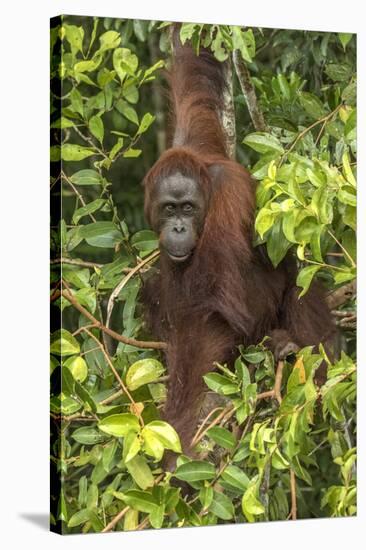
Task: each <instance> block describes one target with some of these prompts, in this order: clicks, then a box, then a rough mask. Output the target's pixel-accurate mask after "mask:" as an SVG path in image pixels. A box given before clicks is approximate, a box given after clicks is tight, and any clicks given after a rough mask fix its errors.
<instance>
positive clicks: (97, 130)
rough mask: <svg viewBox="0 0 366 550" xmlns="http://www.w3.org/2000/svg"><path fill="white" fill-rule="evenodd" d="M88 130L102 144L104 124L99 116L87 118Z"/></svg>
mask: <svg viewBox="0 0 366 550" xmlns="http://www.w3.org/2000/svg"><path fill="white" fill-rule="evenodd" d="M89 130H90V131H91V133H92V134H93V136H94V137H96V138H97V140H98V141H99V142H100V143H101V144H103V138H104V124H103V121H102V119H101V117H100V116H98V115H94V116H92V117H91V119H90V120H89Z"/></svg>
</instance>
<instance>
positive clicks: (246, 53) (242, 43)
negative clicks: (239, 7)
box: [231, 25, 255, 63]
mask: <svg viewBox="0 0 366 550" xmlns="http://www.w3.org/2000/svg"><path fill="white" fill-rule="evenodd" d="M231 30H232V38H233V48H234V50H240V53H241V55H242V56H243V59H244V60H245V61H247V62H248V63H251V62H252V60H253V57H254V55H255V39H254V34H253V31H252V30H251V29H249V30H248V31H243V30H242V28H241V27H238V26H236V25H233V26H232V27H231Z"/></svg>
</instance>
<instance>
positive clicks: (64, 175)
mask: <svg viewBox="0 0 366 550" xmlns="http://www.w3.org/2000/svg"><path fill="white" fill-rule="evenodd" d="M61 177H62V178H63V179H64V180H65V181H67V183H68V184H69V185H70V187H71V189H72V190H73V191H74V193H75V195H76V196H77V197H78V199H79V201H80V202H81V204H82V205H83V206H86V202H85V201H84V199H83V197H82V195H81V194H80V193H79V191H78V190H77V189H76V187H75V185H74V184H73V183H72V181H71V180H70V178H68V177H67V176H66V174H65V172H63V171H61ZM88 215H89V217H90V219H91V220H92V221H93V222H96V221H97V220H96V219H95V218H94V216H93V214H91V213H90V212H89V213H88Z"/></svg>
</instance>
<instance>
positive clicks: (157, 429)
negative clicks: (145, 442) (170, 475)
mask: <svg viewBox="0 0 366 550" xmlns="http://www.w3.org/2000/svg"><path fill="white" fill-rule="evenodd" d="M147 431H149V432H150V433H151V432H152V433H153V434H154V435H155V437H156V438H157V439H158V440H159V441H160V442H161V443H162V445H163V446H164V448H165V449H170V450H172V451H174V452H176V453H181V452H182V448H181V444H180V441H179V436H178V434H177V432H176V431H175V429H174V428H173V427H172V426H170V424H168V423H167V422H164V421H162V420H153V421H152V422H149V423H148V424H146V426H145V427H144V428H143V430H142V435H143V437H145V435H146V432H147Z"/></svg>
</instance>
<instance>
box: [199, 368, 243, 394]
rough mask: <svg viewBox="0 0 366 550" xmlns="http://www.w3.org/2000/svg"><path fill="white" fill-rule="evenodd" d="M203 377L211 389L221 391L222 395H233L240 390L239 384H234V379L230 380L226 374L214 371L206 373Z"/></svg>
mask: <svg viewBox="0 0 366 550" xmlns="http://www.w3.org/2000/svg"><path fill="white" fill-rule="evenodd" d="M203 379H204V381H205V382H206V384H207V386H208V387H209V388H210V390H213V391H215V392H216V393H220V394H222V395H231V394H233V393H237V392H238V391H239V388H238V386H237V384H234V383H233V382H232V380H230V379H229V378H227V377H226V376H222V374H218V373H216V372H212V373H209V374H206V375H205V376H204V377H203Z"/></svg>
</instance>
